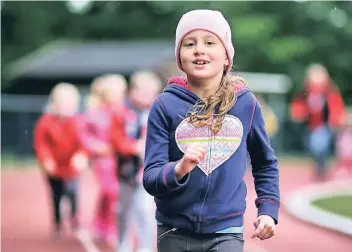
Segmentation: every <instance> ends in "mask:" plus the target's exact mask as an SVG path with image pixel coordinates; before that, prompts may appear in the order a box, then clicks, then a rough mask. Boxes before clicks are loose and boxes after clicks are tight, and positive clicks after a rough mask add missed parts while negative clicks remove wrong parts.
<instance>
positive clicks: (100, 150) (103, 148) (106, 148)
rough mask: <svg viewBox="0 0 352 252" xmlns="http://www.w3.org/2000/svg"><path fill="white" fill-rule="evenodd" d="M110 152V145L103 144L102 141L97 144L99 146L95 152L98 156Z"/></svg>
mask: <svg viewBox="0 0 352 252" xmlns="http://www.w3.org/2000/svg"><path fill="white" fill-rule="evenodd" d="M112 152H113V150H112V148H111V146H110V145H107V144H105V143H102V144H101V145H100V146H99V148H98V150H97V152H96V154H97V155H99V156H105V155H110V154H111V153H112Z"/></svg>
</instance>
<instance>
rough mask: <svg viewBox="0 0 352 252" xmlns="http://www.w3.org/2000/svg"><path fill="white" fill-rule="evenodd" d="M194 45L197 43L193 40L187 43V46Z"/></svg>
mask: <svg viewBox="0 0 352 252" xmlns="http://www.w3.org/2000/svg"><path fill="white" fill-rule="evenodd" d="M194 45H195V43H193V42H188V43H186V44H185V46H187V47H191V46H194Z"/></svg>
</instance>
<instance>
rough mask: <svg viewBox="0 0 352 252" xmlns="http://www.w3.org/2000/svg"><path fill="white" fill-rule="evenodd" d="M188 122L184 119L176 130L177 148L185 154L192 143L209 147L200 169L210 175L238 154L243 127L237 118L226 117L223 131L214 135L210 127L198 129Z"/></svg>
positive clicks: (199, 165)
mask: <svg viewBox="0 0 352 252" xmlns="http://www.w3.org/2000/svg"><path fill="white" fill-rule="evenodd" d="M188 120H189V119H188V118H186V119H184V120H183V121H182V122H181V123H180V124H179V125H178V127H177V129H176V132H175V139H176V143H177V146H178V148H179V149H180V150H181V151H182V152H183V153H185V152H186V150H187V147H188V146H189V144H191V143H201V144H204V145H205V146H206V147H207V153H206V156H205V158H204V160H203V161H202V162H201V163H199V164H198V167H199V168H200V169H201V170H202V171H203V172H204V173H205V174H206V175H209V174H210V173H211V172H212V171H214V170H215V169H216V168H218V167H219V166H220V165H221V164H223V163H224V162H225V161H226V160H228V159H229V158H230V157H231V156H232V154H234V153H235V152H236V150H237V149H238V147H239V145H240V144H241V140H242V136H243V125H242V123H241V121H240V120H239V119H238V118H237V117H235V116H232V115H226V116H225V118H224V121H223V123H222V126H221V129H220V130H219V132H218V133H216V134H214V133H213V132H212V131H211V130H210V129H209V127H207V126H203V127H199V128H197V127H195V126H193V125H192V124H190V123H188Z"/></svg>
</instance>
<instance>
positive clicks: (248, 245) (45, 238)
mask: <svg viewBox="0 0 352 252" xmlns="http://www.w3.org/2000/svg"><path fill="white" fill-rule="evenodd" d="M299 166H300V168H295V167H294V166H293V165H285V167H284V168H282V169H281V173H280V183H281V195H282V197H283V198H284V197H285V195H287V193H289V192H291V191H292V190H294V189H295V188H299V187H300V186H303V185H307V184H309V183H310V173H309V172H308V171H307V169H303V168H302V167H301V164H300V165H299ZM1 177H2V178H1V180H2V197H1V203H2V204H1V205H2V207H1V219H2V223H1V248H2V250H1V251H3V252H52V251H53V252H54V251H55V252H74V251H76V252H84V251H86V250H85V249H84V247H83V246H82V244H81V243H80V242H79V241H78V240H77V239H76V238H75V237H73V236H69V237H67V238H66V239H64V240H62V241H59V242H55V241H53V240H52V239H51V238H50V225H49V223H50V222H49V220H50V219H49V211H50V208H49V206H50V205H49V204H48V198H47V190H46V185H45V183H44V181H43V179H42V178H41V176H40V174H39V172H38V171H37V170H35V169H26V170H23V169H22V170H20V169H19V170H2V172H1ZM246 181H247V185H248V197H247V212H246V217H245V240H246V241H245V251H251V252H255V251H256V252H259V251H262V252H265V251H266V252H291V251H292V252H298V251H300V252H315V251H319V252H325V251H326V252H328V251H329V252H330V251H339V252H349V251H352V239H351V238H350V237H347V236H344V235H341V234H338V233H335V232H332V231H328V230H324V229H321V228H319V227H316V226H313V225H310V224H307V223H304V222H301V221H299V220H297V219H295V218H293V217H291V216H289V215H287V214H286V213H285V212H284V209H283V208H282V209H281V210H280V217H279V218H280V220H279V225H278V226H277V234H276V236H275V237H273V238H272V239H270V240H267V241H260V240H251V239H250V235H251V232H252V231H253V224H252V223H253V221H254V219H255V216H256V209H255V207H254V198H255V197H254V196H255V192H254V190H253V180H252V177H251V175H250V173H249V174H247V176H246ZM96 191H97V187H96V184H95V181H94V178H93V176H92V174H91V173H90V172H87V173H86V174H84V175H83V176H82V178H81V187H80V196H81V197H80V208H81V214H82V215H81V216H82V219H83V225H85V226H89V224H90V220H91V218H92V214H93V211H94V200H95V195H96ZM99 251H104V252H105V251H109V250H108V249H106V248H105V249H102V248H101V247H99Z"/></svg>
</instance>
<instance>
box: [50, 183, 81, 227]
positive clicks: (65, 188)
mask: <svg viewBox="0 0 352 252" xmlns="http://www.w3.org/2000/svg"><path fill="white" fill-rule="evenodd" d="M48 182H49V185H50V188H51V199H52V204H53V215H54V223H55V225H56V226H59V225H60V223H61V212H60V203H61V199H62V197H63V196H67V198H68V199H69V200H70V203H71V218H75V217H76V213H77V179H70V180H64V179H61V178H54V177H48Z"/></svg>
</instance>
